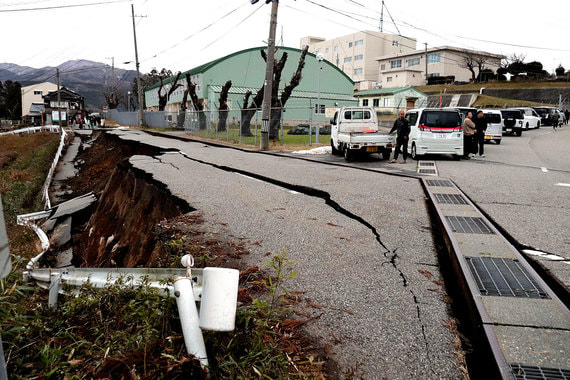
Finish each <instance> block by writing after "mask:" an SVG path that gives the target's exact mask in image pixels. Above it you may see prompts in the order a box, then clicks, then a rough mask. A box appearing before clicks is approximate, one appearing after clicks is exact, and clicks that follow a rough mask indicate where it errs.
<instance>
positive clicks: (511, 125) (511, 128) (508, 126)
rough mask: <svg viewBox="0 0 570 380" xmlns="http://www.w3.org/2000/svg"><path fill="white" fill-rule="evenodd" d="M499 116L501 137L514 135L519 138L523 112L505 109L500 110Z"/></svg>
mask: <svg viewBox="0 0 570 380" xmlns="http://www.w3.org/2000/svg"><path fill="white" fill-rule="evenodd" d="M501 115H502V116H503V135H504V134H509V135H512V134H516V135H517V136H521V135H522V129H523V122H524V114H523V112H522V111H521V110H516V109H506V110H501Z"/></svg>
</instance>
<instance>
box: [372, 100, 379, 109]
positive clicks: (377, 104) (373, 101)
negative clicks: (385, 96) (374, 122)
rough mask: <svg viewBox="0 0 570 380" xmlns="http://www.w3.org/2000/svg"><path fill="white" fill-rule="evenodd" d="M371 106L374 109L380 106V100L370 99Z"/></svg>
mask: <svg viewBox="0 0 570 380" xmlns="http://www.w3.org/2000/svg"><path fill="white" fill-rule="evenodd" d="M372 105H373V106H374V107H378V106H380V99H372Z"/></svg>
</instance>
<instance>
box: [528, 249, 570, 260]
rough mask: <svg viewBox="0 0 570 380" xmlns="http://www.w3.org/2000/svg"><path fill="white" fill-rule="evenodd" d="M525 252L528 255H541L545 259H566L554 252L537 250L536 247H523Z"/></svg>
mask: <svg viewBox="0 0 570 380" xmlns="http://www.w3.org/2000/svg"><path fill="white" fill-rule="evenodd" d="M523 252H524V253H526V254H527V255H532V256H540V257H541V258H543V259H548V260H552V261H564V260H566V259H565V258H564V257H562V256H558V255H553V254H552V253H547V252H542V251H536V250H534V249H523Z"/></svg>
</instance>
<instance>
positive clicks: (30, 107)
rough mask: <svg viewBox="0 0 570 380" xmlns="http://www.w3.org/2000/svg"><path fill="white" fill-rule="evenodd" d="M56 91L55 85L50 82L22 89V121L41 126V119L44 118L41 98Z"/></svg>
mask: <svg viewBox="0 0 570 380" xmlns="http://www.w3.org/2000/svg"><path fill="white" fill-rule="evenodd" d="M56 90H57V85H56V84H55V83H51V82H43V83H36V84H32V85H30V86H26V87H22V88H21V93H22V120H23V121H24V122H25V123H32V124H41V122H42V119H43V118H45V107H44V99H43V96H44V95H45V94H47V93H49V92H51V91H56Z"/></svg>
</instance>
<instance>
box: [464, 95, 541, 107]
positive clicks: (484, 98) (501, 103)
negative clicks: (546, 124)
mask: <svg viewBox="0 0 570 380" xmlns="http://www.w3.org/2000/svg"><path fill="white" fill-rule="evenodd" d="M540 105H546V104H544V103H538V102H530V101H526V100H518V99H505V98H497V97H494V96H488V95H478V96H477V100H476V101H475V103H473V105H472V107H477V108H509V107H533V106H534V107H536V106H540Z"/></svg>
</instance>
